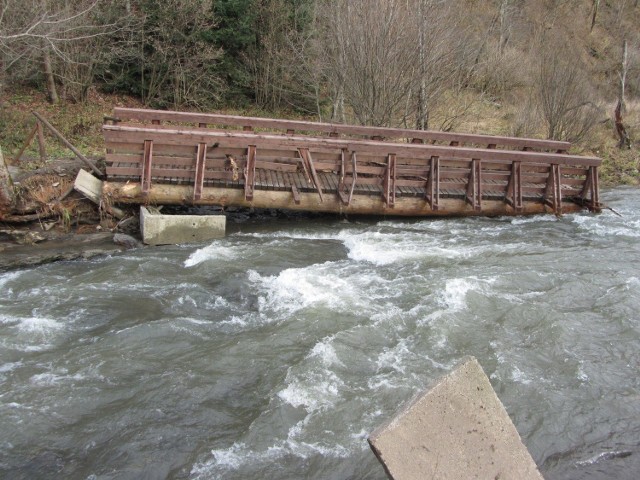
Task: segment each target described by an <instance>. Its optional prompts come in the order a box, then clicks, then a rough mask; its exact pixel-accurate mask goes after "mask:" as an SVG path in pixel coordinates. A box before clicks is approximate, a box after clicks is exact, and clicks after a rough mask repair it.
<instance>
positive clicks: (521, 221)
mask: <svg viewBox="0 0 640 480" xmlns="http://www.w3.org/2000/svg"><path fill="white" fill-rule="evenodd" d="M502 218H507V219H508V220H509V222H510V223H511V225H526V224H529V223H548V222H557V221H558V219H557V218H556V216H555V215H530V216H525V217H502Z"/></svg>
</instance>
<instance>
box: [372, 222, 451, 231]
mask: <svg viewBox="0 0 640 480" xmlns="http://www.w3.org/2000/svg"><path fill="white" fill-rule="evenodd" d="M451 222H453V220H451V221H442V220H422V221H419V222H411V223H409V222H401V221H400V222H396V221H389V220H384V221H382V222H378V223H377V225H378V226H379V227H383V228H391V229H394V230H400V231H402V230H404V231H413V232H442V231H449V229H450V228H451Z"/></svg>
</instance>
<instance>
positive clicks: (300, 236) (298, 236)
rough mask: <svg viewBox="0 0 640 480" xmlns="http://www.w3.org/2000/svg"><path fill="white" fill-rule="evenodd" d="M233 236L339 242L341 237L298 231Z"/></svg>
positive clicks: (250, 233) (243, 233) (333, 234)
mask: <svg viewBox="0 0 640 480" xmlns="http://www.w3.org/2000/svg"><path fill="white" fill-rule="evenodd" d="M233 236H237V237H250V238H258V239H275V240H339V236H338V234H336V233H331V232H326V233H322V232H313V233H307V232H301V231H298V230H290V231H284V230H282V231H278V232H269V233H260V232H247V233H245V232H238V233H234V234H233Z"/></svg>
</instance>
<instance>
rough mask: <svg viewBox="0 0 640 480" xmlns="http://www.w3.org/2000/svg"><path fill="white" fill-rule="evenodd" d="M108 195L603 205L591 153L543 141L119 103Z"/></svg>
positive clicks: (550, 207)
mask: <svg viewBox="0 0 640 480" xmlns="http://www.w3.org/2000/svg"><path fill="white" fill-rule="evenodd" d="M103 131H104V136H105V141H106V148H107V157H106V160H107V169H106V173H107V181H105V182H104V185H103V193H104V194H105V195H106V196H108V197H109V200H110V201H111V202H115V203H134V204H188V205H221V206H242V207H256V208H278V209H290V210H306V211H320V212H335V213H348V214H369V215H398V216H459V215H490V216H494V215H520V214H533V213H555V214H558V215H559V214H562V213H566V212H573V211H578V210H581V209H585V208H587V209H589V210H591V211H594V212H598V211H600V210H601V208H602V206H601V204H600V201H599V186H598V167H599V166H600V164H601V160H600V159H599V158H595V157H586V156H576V155H569V154H567V153H566V152H567V150H568V149H569V147H570V144H569V143H567V142H557V141H550V140H538V139H526V138H513V137H499V136H489V135H472V134H456V133H448V132H434V131H420V130H407V129H392V128H378V127H361V126H353V125H336V124H328V123H316V122H305V121H289V120H276V119H266V118H251V117H239V116H227V115H216V114H200V113H198V114H196V113H185V112H168V111H158V110H142V109H126V108H116V109H115V110H114V115H113V117H109V119H108V122H107V124H105V125H104V126H103Z"/></svg>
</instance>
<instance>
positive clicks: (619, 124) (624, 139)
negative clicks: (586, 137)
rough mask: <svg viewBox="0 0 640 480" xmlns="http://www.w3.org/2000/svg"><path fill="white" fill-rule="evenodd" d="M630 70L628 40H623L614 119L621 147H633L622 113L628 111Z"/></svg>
mask: <svg viewBox="0 0 640 480" xmlns="http://www.w3.org/2000/svg"><path fill="white" fill-rule="evenodd" d="M628 71H629V54H628V47H627V40H626V39H625V40H623V42H622V59H621V61H620V72H619V73H618V77H619V79H620V90H619V93H618V103H617V105H616V109H615V112H614V121H615V126H616V133H617V134H618V139H619V141H618V147H619V148H627V149H629V148H631V138H629V133H628V132H627V129H626V127H625V126H624V122H623V119H622V115H623V114H624V113H625V111H626V104H625V100H624V97H625V87H626V84H627V73H628Z"/></svg>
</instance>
